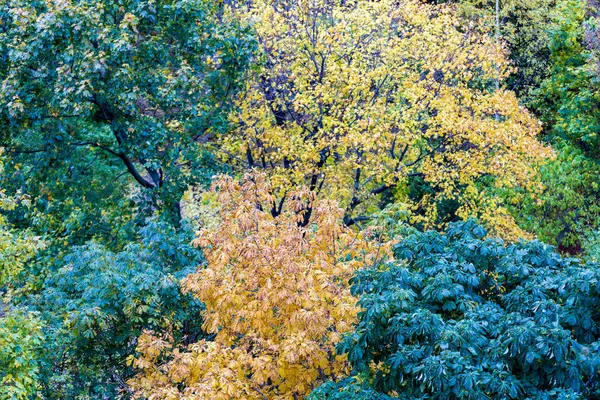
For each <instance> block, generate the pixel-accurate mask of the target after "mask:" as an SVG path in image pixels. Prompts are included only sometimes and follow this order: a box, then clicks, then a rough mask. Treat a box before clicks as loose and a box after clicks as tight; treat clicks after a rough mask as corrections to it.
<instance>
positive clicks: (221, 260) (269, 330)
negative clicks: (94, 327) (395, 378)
mask: <svg viewBox="0 0 600 400" xmlns="http://www.w3.org/2000/svg"><path fill="white" fill-rule="evenodd" d="M215 189H216V190H217V191H218V199H219V204H220V206H221V208H220V217H221V219H220V221H221V222H220V225H219V227H218V228H217V229H213V230H210V231H203V232H202V233H201V234H200V237H199V238H198V239H197V242H196V243H197V244H198V245H200V246H202V248H203V249H204V250H205V254H206V258H207V261H208V264H207V266H206V267H205V268H202V267H201V268H199V269H198V271H197V272H196V273H195V274H192V275H189V276H188V277H187V278H186V280H185V282H184V287H185V288H186V290H187V291H189V292H191V293H192V294H193V295H194V296H195V297H196V298H197V299H198V300H201V301H202V302H203V303H204V304H205V305H206V310H205V312H204V315H203V317H204V329H205V330H206V331H207V332H208V333H210V334H212V335H213V339H212V340H201V341H198V342H196V343H193V344H191V345H190V346H188V347H187V348H184V349H181V348H178V347H177V346H173V345H172V344H171V343H170V342H169V341H168V340H165V338H164V337H162V336H161V335H160V334H158V333H152V332H147V333H145V334H144V335H142V336H141V337H140V339H139V341H138V347H137V351H138V353H139V354H138V356H137V357H136V358H133V359H132V363H133V365H134V366H135V367H136V368H138V369H139V372H140V373H139V375H138V376H137V377H136V378H134V379H133V380H131V381H130V382H129V383H130V385H131V387H132V388H133V389H134V390H135V393H136V396H139V397H150V398H154V399H171V398H181V397H193V398H196V399H256V400H259V399H265V398H267V399H296V398H301V397H302V396H304V395H306V394H307V393H308V392H310V391H311V390H312V389H314V388H315V387H316V386H317V385H318V384H319V383H320V382H322V381H323V380H324V379H326V378H327V377H331V376H336V375H339V374H341V373H342V372H345V371H346V370H347V363H346V361H345V357H344V356H337V355H336V354H335V349H334V348H335V344H336V343H337V342H338V340H339V338H340V336H341V334H342V333H344V332H347V331H348V330H350V328H351V324H352V322H353V321H354V318H355V315H356V312H357V308H356V307H355V303H356V300H355V298H354V297H352V296H351V295H350V293H349V290H348V286H347V280H348V279H349V278H350V275H351V273H352V272H353V270H354V269H355V268H356V266H357V265H359V264H361V263H363V262H365V261H364V258H365V257H366V256H365V255H364V254H362V252H363V251H365V247H364V245H363V243H362V239H361V238H360V237H359V236H357V234H355V233H353V232H352V231H350V230H348V229H347V228H345V227H344V226H343V225H342V224H341V223H340V220H341V218H342V215H343V211H342V210H341V209H339V208H338V207H337V206H336V204H335V203H334V202H332V201H323V200H314V201H313V200H311V201H310V204H311V206H312V210H313V211H312V212H313V216H312V219H311V224H310V225H309V226H302V225H299V222H300V221H302V220H303V216H302V212H306V210H302V208H303V205H304V204H305V202H306V201H307V199H308V198H310V199H312V198H313V196H314V195H312V194H311V193H310V192H307V191H302V192H294V193H291V194H290V196H291V197H290V199H291V200H290V201H289V202H287V203H286V206H284V207H283V209H282V210H281V213H280V214H279V215H278V216H276V217H273V215H272V214H271V212H270V206H271V204H272V201H273V196H272V195H271V194H270V192H271V190H272V188H271V187H270V183H269V182H268V180H266V178H265V176H264V175H256V176H246V177H244V178H243V179H242V181H241V182H239V183H238V182H236V181H234V180H232V179H231V178H222V179H220V180H219V181H218V182H217V183H216V184H215ZM367 254H368V253H367ZM369 257H372V256H369Z"/></svg>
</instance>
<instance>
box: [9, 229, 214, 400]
mask: <svg viewBox="0 0 600 400" xmlns="http://www.w3.org/2000/svg"><path fill="white" fill-rule="evenodd" d="M192 239H193V233H192V232H191V231H190V230H189V229H185V227H182V228H180V229H179V230H175V229H174V228H173V227H172V226H170V225H169V224H166V223H164V222H156V221H152V222H149V223H148V224H147V225H146V226H145V227H143V228H141V230H140V231H139V232H138V233H137V237H136V241H135V242H132V243H130V244H128V245H126V246H125V247H124V248H123V249H122V250H121V251H119V252H113V251H111V250H110V249H108V248H106V247H105V246H103V245H101V244H99V243H95V242H93V241H92V242H89V243H87V244H86V245H85V246H75V247H72V248H71V249H70V253H69V254H67V255H66V256H64V257H62V258H60V259H58V260H57V261H56V262H55V264H54V265H53V266H50V267H49V270H50V271H49V273H48V274H47V278H46V280H45V282H44V284H43V288H42V290H41V291H39V293H28V294H27V296H26V298H25V299H23V300H21V302H20V304H21V305H27V306H29V308H30V309H33V310H36V311H38V312H39V313H40V315H41V317H42V318H43V319H44V321H46V322H45V323H46V325H47V329H46V330H47V333H46V336H47V342H46V345H45V347H44V351H43V352H41V354H40V364H41V365H42V366H43V368H42V370H41V373H40V379H39V382H40V384H41V386H42V394H43V396H44V398H47V399H64V398H76V397H77V396H84V398H115V397H118V395H120V394H121V395H126V394H127V392H126V389H127V388H126V385H125V384H124V382H125V381H126V380H127V379H128V378H129V377H131V376H132V373H133V371H132V369H131V368H129V367H127V365H126V359H127V356H128V355H129V354H132V353H133V352H134V349H135V346H136V339H137V337H138V336H139V335H140V334H141V333H142V331H143V330H144V329H157V330H158V329H161V330H167V331H169V332H171V333H172V335H173V337H174V341H175V342H176V343H188V342H190V341H194V340H197V339H198V337H199V335H202V330H201V329H200V325H201V323H202V319H201V317H200V312H201V310H202V304H201V303H200V302H199V301H197V300H195V299H194V298H193V297H192V296H191V295H184V294H183V293H182V290H181V287H180V284H179V281H180V279H182V278H183V277H185V276H186V275H187V274H189V273H191V272H194V271H195V270H196V268H197V267H198V266H199V265H201V264H202V263H203V260H204V258H203V256H202V252H201V251H200V250H198V249H196V248H194V247H193V246H191V244H190V242H191V241H192ZM123 391H124V392H123Z"/></svg>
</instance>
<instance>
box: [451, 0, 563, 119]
mask: <svg viewBox="0 0 600 400" xmlns="http://www.w3.org/2000/svg"><path fill="white" fill-rule="evenodd" d="M558 3H560V0H559V1H557V0H499V1H496V0H460V1H457V2H456V4H457V12H458V13H459V15H460V16H461V17H463V18H467V19H471V20H473V21H474V22H476V23H477V24H482V23H484V24H488V25H490V28H491V29H493V30H491V32H490V33H491V34H493V35H494V36H495V37H496V36H498V37H497V40H499V41H502V42H504V43H506V46H507V49H508V57H509V58H510V61H511V63H512V64H513V65H514V66H515V68H514V69H513V70H512V71H511V74H510V76H509V77H508V78H507V81H506V86H507V87H508V88H509V89H510V90H512V91H514V92H515V93H516V94H517V96H518V98H519V100H520V101H521V102H522V103H523V104H526V105H527V106H529V107H531V106H532V104H534V103H535V100H536V98H537V96H538V95H539V93H537V92H538V89H539V87H540V85H541V83H542V81H543V80H544V79H545V78H547V77H548V75H549V73H550V69H551V67H552V63H551V61H550V42H551V38H550V30H551V29H552V27H553V25H554V21H553V15H554V13H555V12H556V10H557V8H558ZM496 4H498V10H497V12H496ZM492 26H493V28H492ZM533 111H535V112H542V111H543V110H537V109H535V108H533Z"/></svg>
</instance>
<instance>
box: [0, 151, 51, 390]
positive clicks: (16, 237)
mask: <svg viewBox="0 0 600 400" xmlns="http://www.w3.org/2000/svg"><path fill="white" fill-rule="evenodd" d="M3 150H4V149H2V148H1V147H0V175H2V174H3V172H4V169H3V168H4V165H3V156H4V154H3ZM17 200H18V199H17V198H16V197H15V196H10V195H9V194H7V193H6V190H4V188H2V187H0V398H3V399H15V400H26V399H29V398H30V396H32V395H34V394H35V393H36V392H37V389H38V388H39V385H38V382H37V380H38V378H39V370H40V367H39V365H38V363H37V354H38V353H39V350H40V347H41V344H42V342H43V334H42V332H41V326H42V324H41V321H39V319H38V318H37V317H36V316H35V315H34V314H33V313H26V312H23V311H22V310H18V309H14V308H13V307H11V305H10V304H9V303H8V300H9V297H8V296H5V295H6V292H9V291H10V290H11V289H12V288H13V285H14V283H15V280H16V277H17V276H18V275H19V274H20V273H21V271H22V270H23V269H24V268H25V264H26V263H27V262H28V260H29V259H30V258H31V257H32V256H33V255H34V254H35V251H36V250H37V249H39V248H40V247H41V246H42V242H41V241H40V240H39V239H38V238H35V237H32V236H31V235H30V234H29V233H28V232H18V231H17V230H15V229H14V228H13V227H12V226H10V225H9V224H8V222H7V221H6V218H5V217H4V215H3V213H5V212H7V211H10V210H11V209H13V208H14V207H15V202H16V201H17Z"/></svg>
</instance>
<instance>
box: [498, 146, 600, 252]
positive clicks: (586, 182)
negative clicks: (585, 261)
mask: <svg viewBox="0 0 600 400" xmlns="http://www.w3.org/2000/svg"><path fill="white" fill-rule="evenodd" d="M540 170H541V179H542V183H543V184H544V191H543V192H541V193H540V194H539V195H538V196H529V195H526V194H524V195H522V196H516V198H515V201H514V203H513V204H510V205H509V209H510V210H511V212H512V213H513V215H515V216H516V219H517V222H518V223H519V226H521V227H523V229H525V230H527V231H528V232H532V233H534V234H535V235H536V236H537V237H538V238H539V239H540V240H542V241H544V242H546V243H550V244H552V245H555V246H558V250H559V251H561V252H564V253H569V254H571V255H579V254H582V255H584V254H586V253H588V254H589V253H590V252H593V251H594V249H593V248H592V247H593V246H589V245H586V242H587V240H588V237H589V235H590V234H591V232H593V231H594V230H596V229H598V221H599V217H600V202H599V196H600V187H599V186H598V182H597V179H598V174H599V173H600V166H599V165H598V163H597V162H595V161H594V160H593V159H592V158H589V157H587V156H586V154H585V152H584V151H582V150H581V149H580V148H578V147H575V146H573V145H572V144H569V143H568V142H563V143H562V144H558V146H557V158H556V160H552V161H549V162H548V163H547V164H545V165H543V166H542V167H541V169H540ZM513 197H515V196H513Z"/></svg>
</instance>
